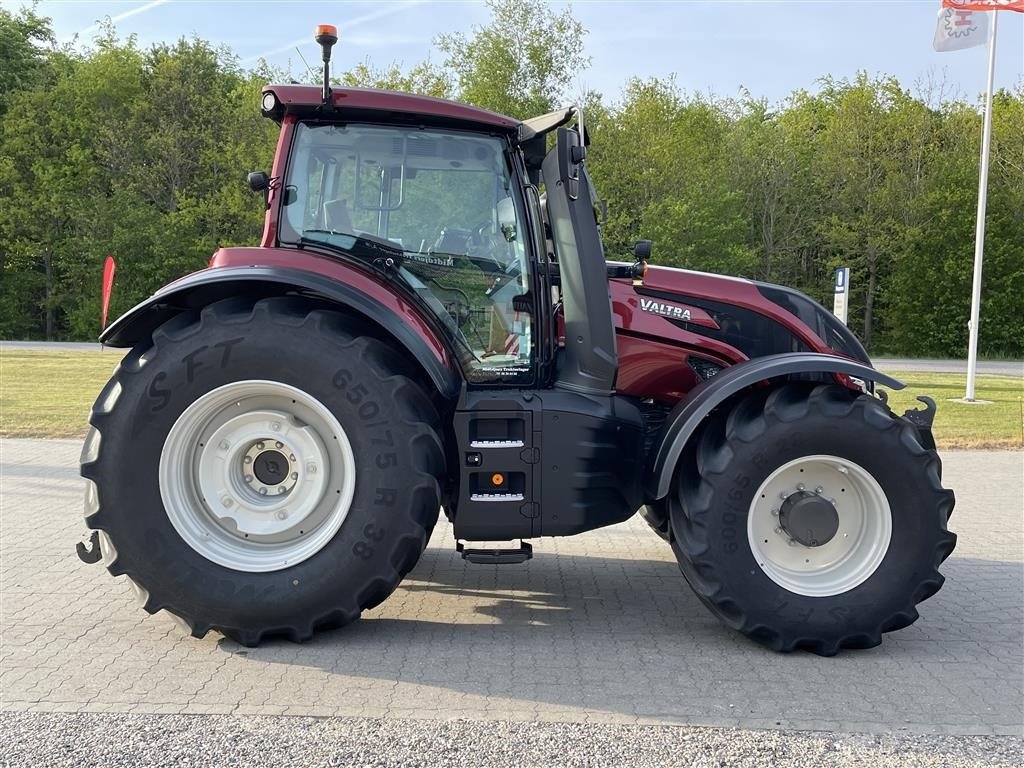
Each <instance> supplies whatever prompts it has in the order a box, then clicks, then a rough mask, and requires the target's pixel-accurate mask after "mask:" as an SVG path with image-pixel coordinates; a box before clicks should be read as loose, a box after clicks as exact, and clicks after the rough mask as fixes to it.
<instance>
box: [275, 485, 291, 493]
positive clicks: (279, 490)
mask: <svg viewBox="0 0 1024 768" xmlns="http://www.w3.org/2000/svg"><path fill="white" fill-rule="evenodd" d="M287 490H288V489H287V488H285V487H284V486H283V485H279V486H277V492H278V493H284V492H285V491H287Z"/></svg>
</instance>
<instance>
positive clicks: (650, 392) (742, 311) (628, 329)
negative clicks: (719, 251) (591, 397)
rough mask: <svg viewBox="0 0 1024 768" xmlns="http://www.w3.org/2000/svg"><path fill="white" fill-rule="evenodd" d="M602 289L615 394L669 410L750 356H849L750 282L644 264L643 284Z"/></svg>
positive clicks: (617, 283)
mask: <svg viewBox="0 0 1024 768" xmlns="http://www.w3.org/2000/svg"><path fill="white" fill-rule="evenodd" d="M609 291H610V294H611V299H612V312H613V317H614V321H615V326H616V333H617V338H616V342H617V345H618V349H619V362H620V366H619V372H618V378H617V381H616V391H617V392H618V393H619V394H622V395H629V396H632V397H639V398H643V399H646V398H653V399H654V400H655V401H656V402H659V403H663V404H666V405H669V406H671V405H674V404H675V403H677V402H678V401H679V400H681V399H682V398H683V397H684V396H685V395H686V394H687V393H689V392H690V391H691V390H692V389H693V388H694V387H696V386H697V385H698V384H700V383H701V382H702V381H704V380H706V379H707V378H710V377H711V376H713V375H715V373H717V372H718V370H721V369H723V368H726V367H728V366H731V365H734V364H736V363H740V362H743V361H745V360H749V359H752V358H758V357H763V356H766V355H774V354H785V353H796V352H817V353H821V354H828V355H835V354H840V355H843V356H849V355H846V353H845V350H839V351H837V350H835V349H833V348H832V347H830V346H829V345H828V344H826V343H825V342H824V341H823V340H822V339H821V338H820V337H819V336H818V335H817V334H816V333H815V332H814V330H812V329H811V327H810V326H808V325H807V323H805V322H804V321H803V320H802V319H801V317H799V316H797V315H796V314H794V313H793V312H792V311H787V309H786V308H784V307H782V306H780V305H779V304H776V303H775V302H773V301H771V300H770V299H769V298H768V297H766V296H765V295H764V294H763V293H762V291H761V290H759V288H758V284H756V283H754V282H751V281H749V280H744V279H741V278H733V277H725V276H722V275H712V274H706V273H702V272H690V271H687V270H681V269H670V268H666V267H651V268H650V269H649V270H648V273H647V276H646V277H645V279H644V281H643V284H642V285H634V284H633V281H632V280H629V279H612V280H609ZM807 303H808V304H813V302H810V300H807ZM695 368H696V370H694V369H695Z"/></svg>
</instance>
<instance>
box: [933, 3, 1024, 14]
mask: <svg viewBox="0 0 1024 768" xmlns="http://www.w3.org/2000/svg"><path fill="white" fill-rule="evenodd" d="M942 7H943V8H958V9H960V10H962V11H1017V12H1019V13H1024V0H942Z"/></svg>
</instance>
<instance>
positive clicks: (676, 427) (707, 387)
mask: <svg viewBox="0 0 1024 768" xmlns="http://www.w3.org/2000/svg"><path fill="white" fill-rule="evenodd" d="M805 373H842V374H846V375H848V376H853V377H855V378H858V379H863V380H865V381H871V382H875V383H877V384H883V385H885V386H887V387H889V388H890V389H895V390H899V389H903V387H904V384H903V383H902V382H900V381H897V380H896V379H894V378H892V377H890V376H886V375H885V374H884V373H880V372H879V371H876V370H875V369H874V368H871V367H869V366H867V365H862V364H861V363H857V362H854V361H853V360H849V359H847V358H844V357H836V356H833V355H822V354H818V353H815V352H787V353H785V354H781V355H767V356H765V357H758V358H755V359H753V360H746V361H744V362H742V363H737V364H736V365H732V366H730V367H728V368H726V369H725V370H724V371H722V372H721V373H719V374H718V375H717V376H715V377H714V378H712V379H709V380H707V381H705V382H703V383H702V384H700V385H699V386H697V387H695V388H694V389H693V390H692V391H691V392H690V394H689V395H687V396H686V398H685V399H683V400H681V401H680V402H679V403H678V404H677V405H676V406H675V408H673V409H672V412H671V413H670V414H669V416H668V419H667V421H666V425H665V429H664V431H663V433H662V437H661V440H660V442H659V443H658V445H657V446H656V448H655V450H654V453H653V454H652V459H651V461H650V463H649V464H648V472H647V480H646V483H645V490H646V494H647V498H648V499H649V500H654V499H663V498H665V497H666V496H667V495H668V493H669V490H670V488H671V485H672V475H673V474H674V472H675V468H676V464H677V463H678V462H679V457H680V456H682V454H683V449H684V448H685V447H686V444H687V443H688V442H689V441H690V439H691V438H692V437H693V436H694V435H695V434H696V433H697V431H698V429H699V428H700V425H701V424H702V423H703V422H704V420H705V419H706V418H707V416H708V414H710V413H711V412H712V411H713V410H714V409H715V408H717V407H718V406H719V405H721V404H722V403H723V402H725V401H726V400H727V399H729V398H730V397H732V396H733V395H735V394H737V393H739V392H741V391H742V390H744V389H747V388H748V387H751V386H753V385H754V384H757V383H758V382H761V381H765V380H766V379H774V378H778V377H780V376H792V375H796V374H805Z"/></svg>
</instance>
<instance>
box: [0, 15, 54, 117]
mask: <svg viewBox="0 0 1024 768" xmlns="http://www.w3.org/2000/svg"><path fill="white" fill-rule="evenodd" d="M55 43H56V38H54V36H53V29H52V28H51V26H50V20H49V19H47V18H44V17H42V16H38V15H37V14H36V12H35V8H34V7H33V8H23V9H22V10H21V11H20V12H19V13H18V14H17V15H15V14H13V13H11V12H10V11H8V10H6V9H4V8H0V117H3V114H4V112H6V111H7V106H8V101H9V100H10V98H11V97H12V95H13V94H14V92H15V91H21V90H26V89H29V88H34V87H36V86H38V85H40V84H41V83H42V82H44V80H45V79H46V76H47V75H48V70H49V61H48V59H47V58H46V52H45V51H44V50H43V49H42V48H41V47H40V46H42V45H44V44H48V45H50V46H51V47H52V46H53V45H54V44H55Z"/></svg>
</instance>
